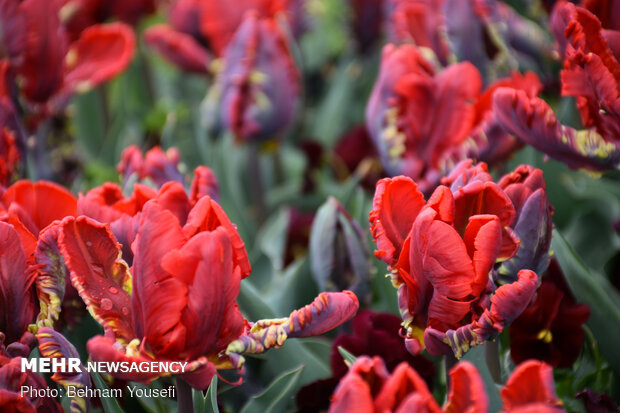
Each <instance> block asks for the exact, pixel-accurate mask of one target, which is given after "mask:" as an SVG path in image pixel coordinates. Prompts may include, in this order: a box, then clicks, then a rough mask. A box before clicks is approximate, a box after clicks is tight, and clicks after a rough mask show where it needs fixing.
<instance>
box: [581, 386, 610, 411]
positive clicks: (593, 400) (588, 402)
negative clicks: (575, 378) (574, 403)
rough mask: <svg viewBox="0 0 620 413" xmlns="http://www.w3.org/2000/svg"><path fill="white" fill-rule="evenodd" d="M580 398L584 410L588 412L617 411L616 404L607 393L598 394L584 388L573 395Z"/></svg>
mask: <svg viewBox="0 0 620 413" xmlns="http://www.w3.org/2000/svg"><path fill="white" fill-rule="evenodd" d="M575 397H576V398H578V399H581V401H582V402H583V405H584V407H585V408H586V411H587V412H589V413H617V412H618V406H616V403H614V401H613V399H612V398H611V397H609V396H608V395H607V394H605V393H603V394H598V393H596V392H595V391H594V390H591V389H585V390H582V391H580V392H579V393H577V394H576V395H575Z"/></svg>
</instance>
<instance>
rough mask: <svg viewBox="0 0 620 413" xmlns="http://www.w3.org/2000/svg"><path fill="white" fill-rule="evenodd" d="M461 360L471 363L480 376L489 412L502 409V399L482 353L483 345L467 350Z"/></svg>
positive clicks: (494, 412)
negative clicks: (487, 399) (485, 392)
mask: <svg viewBox="0 0 620 413" xmlns="http://www.w3.org/2000/svg"><path fill="white" fill-rule="evenodd" d="M461 360H466V361H469V362H470V363H472V364H473V365H474V366H476V368H477V369H478V371H479V372H480V376H482V381H483V382H484V387H485V388H486V391H487V396H488V397H489V413H497V412H499V411H500V410H501V409H502V401H501V399H500V397H499V391H498V385H497V384H496V383H495V382H494V381H493V377H492V376H491V372H490V371H489V368H488V367H487V362H486V359H485V355H484V346H477V347H474V348H472V349H471V350H469V351H468V352H467V353H465V355H464V356H463V358H462V359H461Z"/></svg>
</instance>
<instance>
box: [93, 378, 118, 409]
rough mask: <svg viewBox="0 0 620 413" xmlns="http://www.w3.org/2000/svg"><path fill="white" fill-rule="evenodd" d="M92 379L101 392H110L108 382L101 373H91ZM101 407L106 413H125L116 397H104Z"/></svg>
mask: <svg viewBox="0 0 620 413" xmlns="http://www.w3.org/2000/svg"><path fill="white" fill-rule="evenodd" d="M90 375H91V377H92V378H93V382H94V383H95V386H96V387H97V388H98V389H101V390H106V389H107V390H110V388H109V387H108V385H107V384H106V382H105V381H104V380H103V379H102V378H101V376H100V375H99V373H91V374H90ZM101 405H102V406H103V411H104V412H105V413H125V412H124V411H123V409H121V406H120V405H119V404H118V401H117V400H116V399H115V398H114V397H102V398H101Z"/></svg>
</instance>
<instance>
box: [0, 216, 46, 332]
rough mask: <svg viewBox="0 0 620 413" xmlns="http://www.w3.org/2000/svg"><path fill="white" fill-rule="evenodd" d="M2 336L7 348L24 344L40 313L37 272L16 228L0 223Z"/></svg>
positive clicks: (0, 321) (0, 312)
mask: <svg viewBox="0 0 620 413" xmlns="http://www.w3.org/2000/svg"><path fill="white" fill-rule="evenodd" d="M0 240H2V242H1V243H0V292H1V294H0V310H1V311H0V314H2V316H1V317H0V332H2V333H4V338H5V339H6V342H7V344H11V343H13V342H16V341H20V339H21V338H22V335H23V334H24V333H27V331H28V325H29V324H30V323H32V322H33V321H34V317H35V315H36V314H37V312H38V309H37V303H36V294H35V290H34V288H32V287H33V285H34V281H35V278H36V276H37V268H36V266H34V265H31V264H29V263H28V261H27V256H26V253H25V252H24V248H23V247H22V244H21V241H20V239H19V236H18V234H17V231H16V230H15V228H13V226H12V225H10V224H7V223H5V222H0Z"/></svg>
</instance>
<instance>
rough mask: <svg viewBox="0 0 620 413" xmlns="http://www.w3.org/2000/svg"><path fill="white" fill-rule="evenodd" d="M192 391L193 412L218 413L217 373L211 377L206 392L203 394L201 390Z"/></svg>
mask: <svg viewBox="0 0 620 413" xmlns="http://www.w3.org/2000/svg"><path fill="white" fill-rule="evenodd" d="M193 392H194V395H193V396H194V413H219V411H220V410H219V408H218V407H217V375H215V376H213V379H211V384H210V385H209V389H208V390H207V394H206V395H203V394H202V390H196V389H194V390H193Z"/></svg>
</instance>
